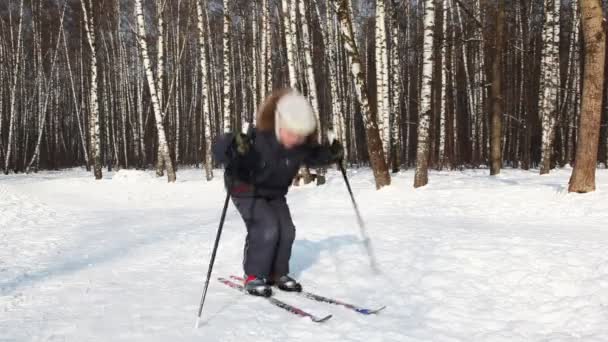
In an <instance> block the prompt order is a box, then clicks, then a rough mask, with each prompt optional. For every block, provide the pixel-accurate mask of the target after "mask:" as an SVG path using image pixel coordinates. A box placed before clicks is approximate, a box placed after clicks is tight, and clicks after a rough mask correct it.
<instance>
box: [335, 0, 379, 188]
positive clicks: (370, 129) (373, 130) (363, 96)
mask: <svg viewBox="0 0 608 342" xmlns="http://www.w3.org/2000/svg"><path fill="white" fill-rule="evenodd" d="M349 3H350V0H339V1H338V7H337V11H338V18H339V20H340V30H341V33H342V39H343V41H344V49H345V50H346V54H347V55H348V59H349V61H350V64H351V72H352V76H353V78H354V81H355V91H356V93H357V98H358V100H359V104H360V106H361V113H362V116H363V125H364V126H365V132H366V140H367V150H368V154H369V158H370V162H371V166H372V170H373V172H374V178H375V180H376V188H377V189H380V188H382V187H384V186H387V185H390V182H391V178H390V175H389V173H388V167H387V165H386V159H385V158H384V152H383V150H382V140H381V139H380V132H379V131H378V123H377V122H376V120H375V118H374V116H373V115H372V113H371V108H370V105H369V96H368V90H367V82H366V81H365V75H364V74H363V70H362V66H361V60H360V58H359V49H358V47H357V43H356V42H355V34H354V30H353V24H352V19H351V14H350V9H349V7H350V4H349Z"/></svg>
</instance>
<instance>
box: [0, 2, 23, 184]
mask: <svg viewBox="0 0 608 342" xmlns="http://www.w3.org/2000/svg"><path fill="white" fill-rule="evenodd" d="M23 2H24V0H21V3H20V5H19V25H18V28H17V41H16V48H15V50H14V52H13V55H14V59H13V63H12V64H13V66H14V67H13V79H12V82H11V95H10V104H9V106H10V108H9V124H8V142H7V144H6V152H5V154H4V174H6V175H8V170H9V168H8V166H9V162H10V158H11V153H12V149H13V135H14V132H15V122H16V120H17V113H16V112H17V109H16V108H15V106H16V102H17V80H18V77H19V71H20V69H21V63H22V62H23V61H22V46H23ZM0 110H1V108H0ZM0 120H2V118H1V117H0ZM0 133H1V131H0Z"/></svg>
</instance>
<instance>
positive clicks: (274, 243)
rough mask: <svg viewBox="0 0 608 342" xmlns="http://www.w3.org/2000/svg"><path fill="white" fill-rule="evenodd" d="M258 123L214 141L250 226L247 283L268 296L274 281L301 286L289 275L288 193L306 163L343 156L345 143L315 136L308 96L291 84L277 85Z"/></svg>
mask: <svg viewBox="0 0 608 342" xmlns="http://www.w3.org/2000/svg"><path fill="white" fill-rule="evenodd" d="M256 121H257V122H256V127H255V128H254V129H252V128H250V130H249V132H248V133H247V134H244V133H226V134H224V135H222V136H221V137H220V138H219V139H218V141H217V142H216V144H215V145H214V146H213V153H214V156H215V158H216V160H217V161H218V162H220V163H222V164H224V165H225V166H226V172H225V173H224V175H225V176H224V181H225V184H226V189H227V191H229V192H230V195H231V198H232V201H233V203H234V204H235V206H236V208H237V210H238V211H239V213H240V215H241V217H242V218H243V221H244V222H245V225H246V227H247V237H246V240H245V249H244V260H243V267H244V272H245V289H246V291H247V292H248V293H250V294H252V295H257V296H270V295H271V294H272V290H271V288H270V286H272V285H275V286H277V287H278V288H279V289H281V290H284V291H297V292H299V291H302V286H301V285H300V284H299V283H298V282H297V281H296V280H295V279H293V278H292V277H290V276H289V259H290V257H291V247H292V245H293V242H294V239H295V226H294V224H293V222H292V219H291V214H290V212H289V207H288V205H287V201H286V199H285V195H286V194H287V191H288V188H289V186H290V185H291V183H292V180H293V179H294V177H295V176H296V174H297V172H298V170H299V169H300V167H301V166H302V165H306V166H310V167H315V166H323V165H329V164H331V163H334V162H338V161H340V160H341V159H342V158H343V156H344V148H343V147H342V145H341V144H340V143H339V142H338V141H337V140H334V142H333V143H332V144H331V145H320V144H319V143H317V142H316V136H317V127H316V126H317V124H316V119H315V116H314V113H313V110H312V107H311V106H310V103H309V102H308V101H307V100H306V98H305V97H303V96H302V95H300V94H299V93H298V92H297V91H295V90H292V89H282V90H278V91H275V92H274V93H272V94H271V95H270V96H268V97H267V98H266V99H265V100H264V102H263V103H262V104H261V106H260V108H259V110H258V113H257V120H256Z"/></svg>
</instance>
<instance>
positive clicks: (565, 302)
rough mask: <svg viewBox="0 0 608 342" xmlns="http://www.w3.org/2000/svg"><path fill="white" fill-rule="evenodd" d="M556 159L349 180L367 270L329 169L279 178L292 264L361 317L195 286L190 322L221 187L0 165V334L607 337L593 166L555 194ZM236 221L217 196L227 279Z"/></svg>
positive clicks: (234, 259)
mask: <svg viewBox="0 0 608 342" xmlns="http://www.w3.org/2000/svg"><path fill="white" fill-rule="evenodd" d="M570 172H571V170H570V169H564V170H557V171H554V172H553V173H552V174H551V175H548V176H542V177H541V176H538V175H537V171H521V170H503V174H502V175H500V176H498V177H490V176H488V173H489V172H488V171H487V170H467V171H463V172H457V171H453V172H432V173H431V175H430V181H431V183H430V185H429V186H427V187H425V188H421V189H417V190H415V189H413V188H412V186H411V185H412V183H413V176H414V173H413V171H406V172H403V173H400V174H399V175H396V176H394V177H393V185H392V186H391V187H389V188H385V189H383V190H381V191H375V190H374V183H373V178H372V175H371V171H370V170H368V169H362V170H358V171H357V170H354V171H353V170H351V171H349V175H350V177H351V182H352V185H353V188H354V191H355V196H356V198H357V200H358V202H359V206H360V208H361V209H362V213H363V217H364V219H365V221H366V224H367V227H368V231H369V234H370V236H371V238H372V241H373V246H374V249H375V252H376V256H377V258H378V262H379V264H380V267H381V270H382V274H381V275H378V276H375V275H373V274H371V273H370V269H369V267H368V263H367V259H366V254H365V253H364V250H363V249H362V247H361V245H360V243H359V242H358V241H359V237H358V228H357V226H356V219H355V215H354V213H353V209H352V206H351V204H350V200H349V197H348V193H347V191H346V187H345V186H344V182H343V180H342V178H341V175H340V174H339V173H337V172H335V171H333V172H330V174H329V180H328V184H327V186H324V187H315V186H312V185H309V186H304V187H300V188H292V190H291V192H290V194H289V195H288V202H289V203H290V205H291V211H292V214H293V216H294V221H295V223H296V227H297V237H296V243H295V246H294V250H293V256H292V274H293V275H294V276H295V277H297V278H298V279H299V280H301V281H302V283H303V285H304V287H305V288H306V289H307V290H310V291H312V292H316V293H319V294H321V295H325V296H331V297H335V298H338V299H342V300H345V301H348V302H352V303H355V304H359V305H361V306H366V307H375V306H378V305H387V306H388V308H387V309H386V310H385V311H383V312H382V313H381V314H379V315H377V316H363V315H359V314H357V313H354V312H352V311H348V310H346V309H343V308H340V307H336V306H330V305H327V304H322V303H316V302H313V301H310V300H306V299H304V298H298V297H295V296H293V295H290V294H285V293H277V294H276V297H277V298H279V299H281V300H284V301H286V302H288V303H291V304H295V305H297V306H299V307H301V308H302V309H305V310H308V311H311V312H313V313H315V314H318V315H325V314H330V313H331V314H333V315H334V317H333V318H332V319H331V320H329V321H327V322H326V323H323V324H315V323H313V322H311V321H310V320H307V319H304V318H298V317H295V316H293V315H290V314H289V313H286V312H284V311H282V310H280V309H278V308H276V307H273V306H271V305H270V304H268V303H266V302H265V300H264V299H260V298H254V297H249V296H244V295H241V294H240V293H238V292H236V291H235V290H233V289H231V288H228V287H226V286H225V285H223V284H220V283H219V282H217V281H215V280H214V281H213V282H212V283H211V285H210V289H209V294H208V297H207V302H206V304H205V309H204V311H203V321H202V326H201V327H200V328H199V329H197V330H195V329H194V322H195V319H196V311H197V309H198V304H199V300H200V295H201V290H202V287H203V282H204V278H205V275H206V272H207V265H208V263H209V256H210V251H211V247H212V245H213V240H214V238H215V234H216V230H217V224H218V221H219V217H220V211H221V207H222V204H223V199H224V196H225V193H224V191H223V183H222V181H221V177H219V176H217V175H218V172H216V179H215V180H213V181H212V182H206V181H205V180H204V176H203V171H201V170H195V169H186V170H184V169H182V170H180V171H179V173H178V182H177V183H176V184H167V183H166V178H160V179H157V178H156V177H155V176H154V174H153V171H147V172H141V171H119V172H117V173H105V174H104V179H103V180H101V181H95V180H94V179H93V178H92V176H91V175H90V174H88V173H86V172H85V171H83V170H81V169H73V170H68V171H63V172H41V173H39V174H35V175H10V176H0V341H2V342H4V341H147V342H148V341H239V342H242V341H268V342H273V341H276V342H279V341H281V342H282V341H314V342H319V341H324V342H332V341H368V342H373V341H395V342H405V341H608V251H607V246H608V227H606V221H607V219H608V210H607V209H608V193H606V192H605V189H608V171H606V170H598V179H597V184H598V188H599V190H598V191H596V192H595V193H591V194H586V195H574V194H568V193H567V182H568V178H569V176H570ZM244 233H245V228H244V224H243V223H242V221H241V219H240V217H239V216H238V214H237V212H236V210H235V209H234V207H233V206H232V205H231V206H230V208H229V211H228V216H227V220H226V225H225V227H224V233H223V236H222V240H221V244H220V249H219V252H218V257H217V259H216V265H215V268H214V278H215V277H218V276H228V275H230V274H237V275H240V274H241V273H242V271H241V256H242V245H243V241H244V236H245V234H244Z"/></svg>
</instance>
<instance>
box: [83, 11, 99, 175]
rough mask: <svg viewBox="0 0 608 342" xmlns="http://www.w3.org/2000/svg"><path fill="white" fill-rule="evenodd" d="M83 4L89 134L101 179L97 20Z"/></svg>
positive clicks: (97, 172) (93, 156) (95, 164)
mask: <svg viewBox="0 0 608 342" xmlns="http://www.w3.org/2000/svg"><path fill="white" fill-rule="evenodd" d="M80 3H81V4H82V13H83V20H84V28H85V32H86V34H87V41H88V43H89V47H90V49H91V85H90V87H91V89H90V92H89V102H90V103H89V106H90V108H89V111H90V113H89V134H90V147H89V151H90V152H91V155H92V158H93V173H94V174H95V179H98V180H99V179H101V178H102V173H101V168H102V165H101V132H100V127H99V102H98V99H97V82H98V80H97V51H96V48H95V46H96V42H95V22H94V20H93V16H91V18H90V19H89V17H88V14H87V8H86V4H85V0H80ZM91 5H92V2H91V1H89V7H90V8H91V10H92V9H93V7H92V6H91Z"/></svg>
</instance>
